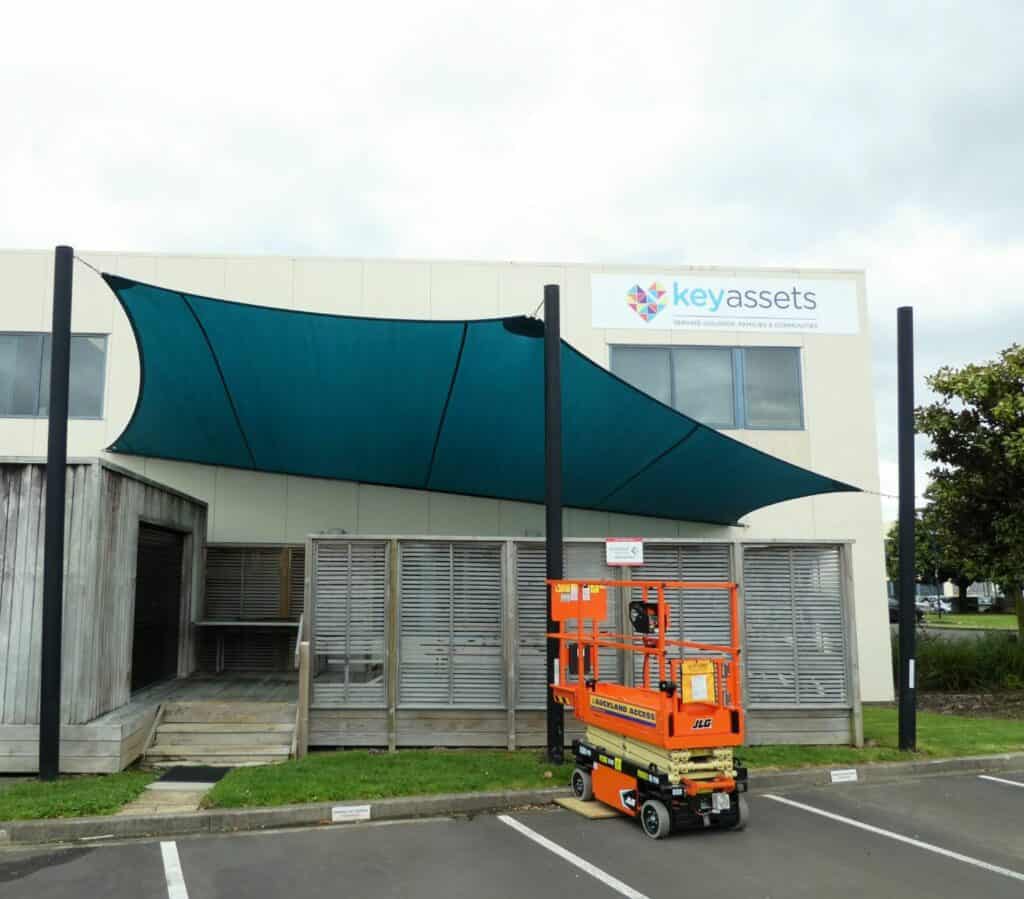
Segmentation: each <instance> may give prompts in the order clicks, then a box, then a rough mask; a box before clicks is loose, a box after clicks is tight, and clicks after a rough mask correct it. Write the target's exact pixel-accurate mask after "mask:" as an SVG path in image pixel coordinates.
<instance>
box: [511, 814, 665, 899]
mask: <svg viewBox="0 0 1024 899" xmlns="http://www.w3.org/2000/svg"><path fill="white" fill-rule="evenodd" d="M498 820H499V821H501V822H503V823H504V824H507V825H508V826H509V827H511V828H513V829H514V830H518V831H519V832H520V833H521V834H522V835H523V836H524V837H529V838H530V839H531V840H533V841H534V842H535V843H539V844H540V845H541V846H543V847H544V848H545V849H547V850H548V851H549V852H553V853H555V855H557V856H559V857H560V858H564V859H565V860H566V861H567V862H569V863H570V864H573V865H575V866H576V867H577V868H579V869H580V870H581V871H586V872H587V874H589V875H590V876H591V877H594V878H596V879H597V880H600V881H601V883H603V884H605V885H606V886H609V887H611V888H612V889H613V890H615V892H617V893H620V894H621V895H623V896H628V897H629V899H647V896H645V895H644V894H643V893H641V892H639V891H637V890H634V889H633V888H632V887H631V886H629V884H625V883H623V882H622V881H621V880H619V879H618V878H617V877H612V875H611V874H608V873H607V872H605V871H602V870H601V869H600V868H598V867H596V866H594V865H592V864H590V862H588V861H587V860H586V859H583V858H580V857H579V856H578V855H576V854H575V853H572V852H570V851H569V850H568V849H564V848H563V847H561V846H559V845H558V843H554V842H552V841H551V840H549V839H548V838H547V837H545V836H541V835H540V834H539V833H537V831H535V830H531V829H530V828H529V827H527V826H526V825H525V824H523V823H521V822H519V821H517V820H516V819H515V818H510V817H509V816H508V815H498Z"/></svg>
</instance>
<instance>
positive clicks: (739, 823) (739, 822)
mask: <svg viewBox="0 0 1024 899" xmlns="http://www.w3.org/2000/svg"><path fill="white" fill-rule="evenodd" d="M739 800H740V801H739V814H738V815H737V816H736V823H735V824H733V826H732V829H733V830H743V829H744V828H745V827H746V826H747V818H749V817H750V807H749V806H748V805H747V800H746V799H744V798H743V797H742V796H740V797H739Z"/></svg>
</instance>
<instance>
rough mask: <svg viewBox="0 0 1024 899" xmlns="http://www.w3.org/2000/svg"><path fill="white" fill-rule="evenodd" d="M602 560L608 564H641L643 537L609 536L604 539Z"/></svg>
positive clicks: (642, 559)
mask: <svg viewBox="0 0 1024 899" xmlns="http://www.w3.org/2000/svg"><path fill="white" fill-rule="evenodd" d="M604 560H605V562H606V563H607V564H608V565H643V564H644V539H643V537H609V538H607V539H606V540H605V541H604Z"/></svg>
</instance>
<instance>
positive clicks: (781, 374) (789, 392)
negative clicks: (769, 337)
mask: <svg viewBox="0 0 1024 899" xmlns="http://www.w3.org/2000/svg"><path fill="white" fill-rule="evenodd" d="M743 371H744V389H745V396H746V407H747V422H746V423H747V425H748V426H749V427H752V428H780V429H781V428H802V427H803V403H802V399H801V396H800V351H799V350H798V349H795V348H793V347H758V348H756V349H755V348H752V347H748V348H746V349H745V350H744V351H743Z"/></svg>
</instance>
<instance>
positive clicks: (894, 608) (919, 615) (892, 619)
mask: <svg viewBox="0 0 1024 899" xmlns="http://www.w3.org/2000/svg"><path fill="white" fill-rule="evenodd" d="M925 611H926V610H924V609H922V608H921V605H920V602H917V603H915V604H914V617H915V618H916V619H917V623H918V624H921V623H922V622H923V621H924V613H925ZM899 620H900V604H899V600H897V599H896V597H895V596H890V597H889V623H890V624H896V622H897V621H899Z"/></svg>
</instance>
